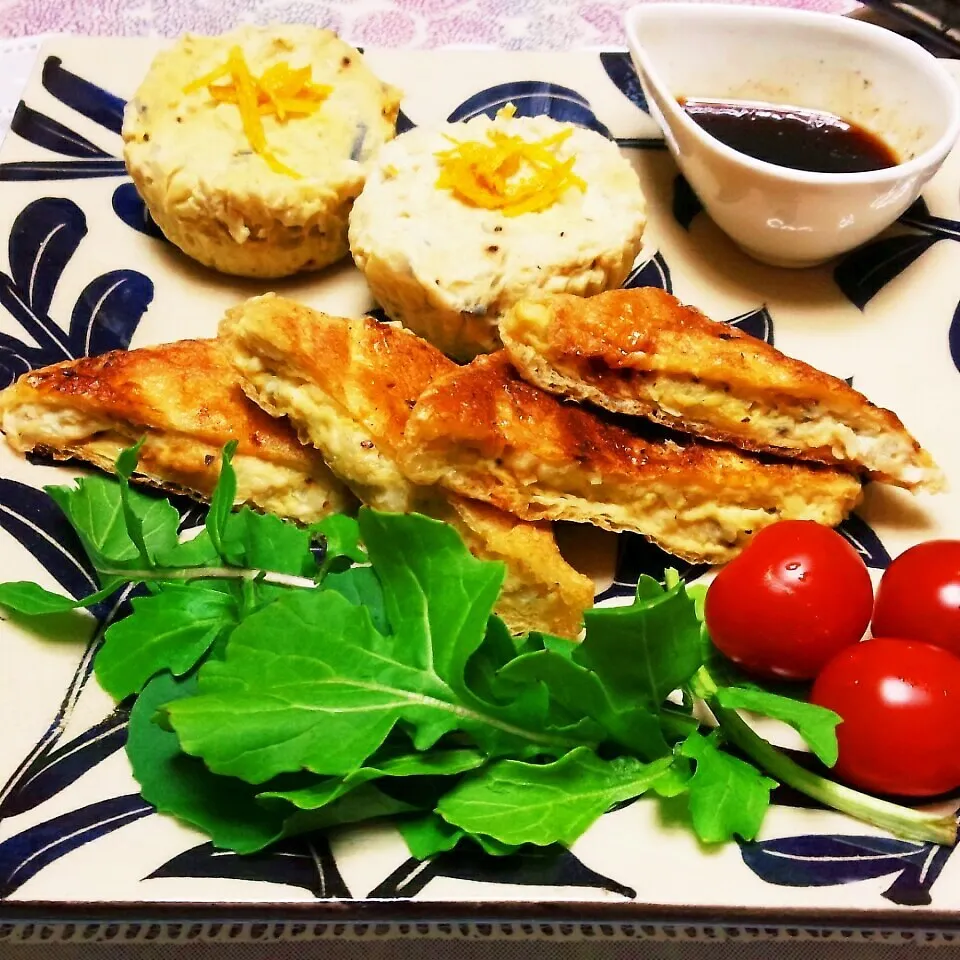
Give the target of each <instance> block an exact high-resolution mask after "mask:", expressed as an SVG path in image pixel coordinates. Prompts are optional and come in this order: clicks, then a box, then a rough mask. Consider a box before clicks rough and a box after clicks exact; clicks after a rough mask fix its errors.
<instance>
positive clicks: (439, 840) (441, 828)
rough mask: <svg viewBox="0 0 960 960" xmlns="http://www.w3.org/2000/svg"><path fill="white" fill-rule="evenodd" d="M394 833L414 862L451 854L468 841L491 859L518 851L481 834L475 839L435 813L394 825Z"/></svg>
mask: <svg viewBox="0 0 960 960" xmlns="http://www.w3.org/2000/svg"><path fill="white" fill-rule="evenodd" d="M397 829H398V830H399V831H400V834H401V836H402V837H403V839H404V840H405V841H406V844H407V847H408V848H409V850H410V855H411V856H412V857H415V858H416V859H417V860H428V859H429V858H430V857H434V856H436V855H437V854H438V853H446V852H447V851H448V850H452V849H453V848H454V847H455V846H457V844H458V843H460V841H461V840H472V841H473V842H475V843H476V844H478V845H479V846H480V848H481V849H482V850H483V851H484V852H485V853H488V854H490V855H491V856H494V857H507V856H510V854H513V853H516V852H517V850H519V849H520V848H519V847H518V846H515V845H513V844H509V843H500V842H499V841H498V840H494V839H493V838H492V837H486V836H484V835H483V834H477V835H476V836H474V835H471V834H469V833H467V832H466V831H464V830H461V829H460V828H459V827H455V826H453V824H450V823H447V821H446V820H444V819H443V818H442V817H439V816H437V814H436V813H424V814H422V815H421V816H418V817H406V818H404V819H403V820H400V821H398V823H397Z"/></svg>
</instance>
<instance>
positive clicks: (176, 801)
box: [0, 444, 956, 858]
mask: <svg viewBox="0 0 960 960" xmlns="http://www.w3.org/2000/svg"><path fill="white" fill-rule="evenodd" d="M234 451H235V444H229V445H228V446H227V447H226V448H225V449H224V451H223V458H222V464H221V472H220V480H219V483H218V484H217V488H216V491H215V492H214V495H213V497H212V501H211V505H210V510H209V512H208V514H207V518H206V522H205V524H204V527H203V529H202V530H200V531H199V532H197V531H193V533H194V535H193V536H192V537H191V538H189V539H186V538H184V539H181V536H180V535H179V533H178V527H179V522H180V521H179V515H178V514H177V511H176V510H175V509H174V507H173V506H172V505H171V504H169V503H168V502H167V501H165V500H162V499H158V498H157V497H155V496H151V495H147V494H144V493H141V492H139V491H137V490H135V489H134V488H133V487H131V486H130V478H131V477H132V476H133V475H134V472H135V470H136V465H137V455H138V453H139V445H138V446H136V447H133V448H130V449H129V450H126V451H124V452H123V453H122V454H121V456H120V458H119V459H118V461H117V478H116V479H105V478H102V477H90V478H84V479H81V480H78V481H77V482H76V483H75V484H74V485H73V486H62V487H52V488H49V491H48V492H49V493H50V495H51V496H52V497H53V498H54V499H55V500H56V502H57V503H58V504H59V506H60V507H61V509H62V510H63V512H64V514H65V515H66V517H67V519H68V520H69V521H70V523H71V524H72V525H73V527H74V529H75V530H76V531H77V534H78V536H79V538H80V541H81V543H82V544H83V546H84V549H85V550H86V552H87V554H88V556H89V558H90V561H91V563H92V564H93V566H94V568H95V569H96V572H97V576H98V579H99V583H100V584H101V587H102V589H100V590H99V591H97V592H96V593H93V594H91V595H90V596H89V597H86V598H83V599H80V600H74V599H73V598H70V597H63V596H60V595H59V594H56V593H53V592H50V591H47V590H44V589H42V588H41V587H39V586H37V585H36V584H32V583H10V584H0V605H2V606H5V607H7V608H9V609H10V610H13V611H17V612H18V613H21V614H25V615H38V616H42V615H49V614H60V613H64V612H66V611H69V610H72V609H75V608H78V607H84V606H91V605H94V604H96V603H97V602H98V601H101V600H107V599H109V598H110V597H111V595H112V594H114V593H115V592H116V591H117V589H118V588H120V587H122V586H125V585H128V586H130V587H135V588H139V590H140V591H141V593H143V595H137V594H135V595H134V598H133V601H132V604H131V606H132V611H131V612H130V613H129V614H128V615H127V616H126V617H125V618H123V619H121V620H119V621H117V622H115V623H113V624H112V625H111V626H110V627H109V628H108V629H107V631H106V633H105V640H104V644H103V646H102V647H101V649H100V650H99V652H98V654H97V656H96V659H95V663H94V669H95V672H96V676H97V678H98V680H99V682H100V684H101V686H102V687H103V688H104V689H105V690H106V691H107V692H108V693H109V694H111V695H112V696H113V697H115V698H116V699H117V700H123V699H125V698H128V697H131V696H136V698H137V699H136V702H135V703H134V705H133V709H132V712H131V717H130V730H129V738H128V741H127V755H128V757H129V759H130V763H131V767H132V769H133V774H134V776H135V777H136V779H137V781H138V782H139V784H140V788H141V792H142V794H143V796H144V798H145V799H146V800H148V801H149V802H150V803H152V804H153V805H154V806H155V807H156V808H157V809H158V810H159V811H160V812H162V813H166V814H170V815H173V816H176V817H179V818H180V819H182V820H184V821H185V822H187V823H190V824H192V825H194V826H195V827H198V828H199V829H201V830H203V831H204V832H205V833H206V834H207V835H209V836H210V838H211V840H212V841H213V843H214V844H215V845H216V846H220V847H225V848H229V849H233V850H236V851H238V852H241V853H252V852H255V851H257V850H261V849H263V848H264V847H267V846H269V845H270V844H272V843H274V842H276V841H277V840H280V839H281V838H284V837H289V836H293V835H296V834H299V833H305V832H312V831H322V830H328V829H330V828H332V827H335V826H342V825H345V824H356V823H363V822H367V821H371V820H377V819H383V818H390V819H391V820H392V822H394V823H395V824H396V826H397V828H398V829H399V830H400V832H401V834H402V835H403V836H404V838H405V839H406V842H407V844H408V846H409V847H410V850H411V852H412V853H413V855H414V856H416V857H421V858H426V857H430V856H434V855H436V854H438V853H442V852H444V851H446V850H450V849H452V848H453V847H454V846H456V845H457V844H458V843H461V842H462V843H471V844H474V845H477V846H478V847H479V848H480V849H482V850H483V851H485V852H486V853H488V854H490V855H492V856H507V855H510V854H512V853H516V852H517V851H523V850H527V851H529V850H534V849H535V848H537V847H544V846H549V845H553V844H567V845H569V844H571V843H573V842H575V841H576V840H577V839H578V838H579V837H580V836H582V835H583V833H584V832H585V831H587V830H589V829H590V826H591V825H592V824H593V823H594V821H595V820H596V819H597V818H598V817H600V816H602V815H603V814H604V813H605V812H606V811H607V810H609V809H610V808H611V807H612V806H613V805H615V804H618V803H621V802H624V801H631V800H634V799H635V798H637V797H640V796H642V795H643V794H646V793H650V794H653V795H655V796H659V797H673V798H676V800H675V802H677V803H686V806H687V809H688V812H689V822H690V825H691V827H692V829H693V830H694V832H695V833H696V835H697V836H698V838H699V839H700V840H701V841H703V842H704V843H722V842H725V841H729V840H731V839H733V838H735V837H740V838H742V839H746V840H750V839H753V838H755V837H756V836H757V835H758V833H759V831H760V830H761V827H762V824H763V820H764V815H765V813H766V810H767V808H768V806H769V804H770V802H771V792H772V791H773V790H774V789H775V788H776V786H777V784H778V783H782V784H785V785H789V786H790V787H792V788H794V789H796V790H799V791H801V792H803V793H805V794H807V795H808V796H810V797H813V798H814V799H816V800H818V801H819V802H821V803H824V804H826V805H828V806H832V807H833V808H835V809H837V810H840V811H843V812H846V813H849V814H851V815H853V816H856V817H859V818H861V819H862V820H865V821H866V822H869V823H873V824H875V825H878V826H880V827H882V828H883V829H886V830H889V831H892V832H893V833H895V834H897V835H899V836H903V837H906V838H910V839H916V840H923V841H934V842H938V843H954V842H955V840H956V825H955V823H954V821H953V819H952V817H941V816H938V815H936V814H931V813H926V812H922V811H914V810H909V809H906V808H904V807H900V806H897V805H896V804H892V803H889V802H886V801H882V800H878V799H876V798H873V797H870V796H867V795H865V794H862V793H859V792H857V791H855V790H851V789H849V788H847V787H845V786H842V785H840V784H837V783H834V782H833V781H831V780H829V779H827V778H826V777H824V776H822V775H820V774H818V773H816V772H814V771H811V770H807V769H805V768H803V767H801V766H799V765H797V764H796V763H795V762H794V761H793V760H791V759H790V758H789V757H788V756H787V755H786V754H785V753H783V752H781V751H779V750H777V749H776V748H775V747H773V746H772V745H771V744H770V743H768V742H767V741H766V740H765V739H763V738H762V737H761V736H760V735H759V734H758V733H757V732H756V731H755V730H753V729H752V728H751V727H750V726H749V725H748V724H747V722H746V721H745V719H744V718H743V717H742V716H741V715H740V713H739V712H738V711H747V712H750V713H753V714H760V715H763V716H766V717H770V718H773V719H775V720H778V721H781V722H785V723H787V724H789V725H791V726H792V727H793V728H794V729H795V730H796V731H797V732H798V733H799V734H800V736H801V737H802V738H803V739H804V740H805V741H806V742H807V744H808V745H809V747H810V749H811V750H812V751H813V753H814V754H815V755H816V757H818V758H819V759H820V760H821V761H822V762H823V763H824V764H825V765H827V766H830V765H832V764H833V763H834V762H835V761H836V757H837V739H836V726H837V723H838V722H839V717H837V716H836V714H834V713H831V712H830V711H828V710H823V709H822V708H820V707H817V706H814V705H812V704H810V703H807V702H806V701H805V700H804V699H802V697H799V696H794V695H793V692H792V691H788V690H784V689H779V688H778V689H777V690H771V689H764V688H762V687H760V686H759V685H757V684H755V683H753V682H752V681H749V680H748V679H746V678H744V677H742V676H741V675H739V674H738V673H737V671H736V670H735V669H734V668H733V667H732V665H730V664H729V663H728V662H725V661H724V660H723V658H722V657H721V656H720V655H719V654H718V653H717V651H716V650H715V649H714V648H713V646H712V644H711V643H710V639H709V637H708V636H707V634H706V631H705V628H704V626H703V622H702V620H703V600H704V595H705V588H703V587H702V586H694V587H692V588H689V589H688V588H687V587H686V585H685V584H684V583H683V582H682V581H681V580H680V578H679V577H678V576H677V575H676V574H675V573H674V572H673V571H668V572H667V576H666V577H665V583H664V584H659V583H657V582H656V581H654V580H652V579H651V578H649V577H641V579H640V582H639V584H638V586H637V593H636V597H635V599H634V602H633V603H632V604H631V605H629V606H624V607H617V608H610V609H596V610H590V611H587V613H586V614H585V618H584V619H585V627H586V629H585V634H584V637H583V639H582V641H581V642H579V643H577V642H573V641H571V640H567V639H563V638H560V637H551V636H549V635H546V634H537V633H531V634H528V635H525V636H523V637H512V636H511V635H510V633H509V631H508V630H507V628H506V627H505V625H504V623H503V621H501V620H500V619H499V618H498V617H496V616H495V615H493V612H492V611H493V608H494V604H495V603H496V600H497V598H498V595H499V592H500V589H501V586H502V584H503V578H504V567H503V565H502V564H500V563H493V562H484V561H480V560H477V559H476V558H474V557H473V556H471V554H470V553H469V551H468V550H467V549H466V547H465V546H464V544H463V542H462V540H461V539H460V536H459V535H458V534H457V532H456V531H455V530H454V529H453V528H452V527H449V526H447V525H446V524H443V523H440V522H439V521H436V520H432V519H429V518H427V517H423V516H419V515H417V514H410V515H397V514H386V513H377V512H375V511H372V510H367V509H363V510H361V511H360V513H359V516H358V517H357V518H353V517H347V516H332V517H328V518H326V519H325V520H323V521H322V522H320V523H318V524H314V525H312V526H310V527H307V528H303V527H298V526H296V525H294V524H291V523H287V522H284V521H282V520H280V519H278V518H276V517H272V516H264V515H261V514H258V513H256V512H254V511H252V510H250V509H248V508H246V507H241V508H240V509H235V508H234V507H235V505H234V501H235V499H236V490H237V485H236V477H235V475H234V472H233V467H232V465H231V460H232V457H233V454H234ZM318 557H319V559H318ZM144 590H145V592H144ZM698 705H699V707H704V706H705V707H706V708H708V709H707V710H703V709H694V708H695V707H696V706H698ZM708 713H709V714H712V715H713V717H714V718H715V720H716V726H715V727H714V726H712V725H711V726H709V727H708V726H704V725H703V724H702V722H701V719H700V718H701V717H703V716H707V715H708Z"/></svg>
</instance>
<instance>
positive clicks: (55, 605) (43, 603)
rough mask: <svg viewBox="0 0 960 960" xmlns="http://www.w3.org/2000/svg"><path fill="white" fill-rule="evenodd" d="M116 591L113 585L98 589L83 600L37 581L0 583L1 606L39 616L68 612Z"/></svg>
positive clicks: (95, 601) (103, 598)
mask: <svg viewBox="0 0 960 960" xmlns="http://www.w3.org/2000/svg"><path fill="white" fill-rule="evenodd" d="M113 591H114V588H113V587H109V588H107V589H105V590H98V591H97V592H96V593H91V594H90V596H88V597H84V598H83V599H82V600H74V599H73V597H65V596H63V595H62V594H59V593H52V592H51V591H49V590H44V588H43V587H41V586H40V585H39V584H37V583H31V582H30V581H29V580H18V581H15V582H12V583H0V607H7V609H9V610H15V611H16V612H17V613H24V614H28V615H30V616H39V615H42V614H48V613H66V612H67V611H68V610H76V609H77V608H78V607H89V606H92V605H93V604H95V603H99V602H100V601H101V600H106V598H107V597H109V596H110V595H111V594H112V593H113Z"/></svg>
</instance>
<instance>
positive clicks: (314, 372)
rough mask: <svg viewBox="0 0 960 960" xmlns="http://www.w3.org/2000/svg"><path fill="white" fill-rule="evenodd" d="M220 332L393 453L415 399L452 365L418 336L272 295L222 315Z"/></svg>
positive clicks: (382, 324) (256, 298) (376, 322)
mask: <svg viewBox="0 0 960 960" xmlns="http://www.w3.org/2000/svg"><path fill="white" fill-rule="evenodd" d="M218 335H219V336H220V337H221V338H222V339H224V340H225V341H227V342H228V343H230V342H231V341H236V340H241V341H242V343H243V347H244V349H245V350H246V351H248V352H250V353H253V354H256V355H257V356H259V357H261V358H264V359H266V360H269V361H273V362H279V363H282V364H283V370H284V373H285V374H289V375H292V376H294V377H296V378H298V379H302V380H305V381H307V382H310V383H314V384H316V385H317V386H319V387H320V388H321V389H322V390H323V391H324V393H326V394H327V395H328V396H330V397H331V398H332V399H333V400H334V401H335V402H336V403H337V404H338V405H339V406H340V407H341V408H342V410H343V412H344V414H346V415H347V416H349V417H350V418H351V419H353V420H356V421H358V422H360V423H362V424H363V426H364V427H366V428H367V429H368V430H369V431H370V432H371V433H372V434H375V435H376V437H377V442H378V444H380V445H382V446H383V447H385V448H386V449H388V450H393V449H395V447H396V445H397V443H398V442H399V441H400V439H401V437H402V436H403V430H404V427H405V426H406V423H407V418H408V417H409V415H410V410H411V408H412V407H413V405H414V403H416V400H417V398H418V397H419V396H420V394H421V393H423V391H424V390H425V389H426V388H427V386H429V384H430V383H431V382H432V381H433V380H434V379H435V378H436V377H437V376H439V375H440V374H441V373H446V372H448V371H450V370H451V369H453V368H454V367H455V364H454V363H453V361H451V360H448V359H447V358H446V357H445V356H444V355H443V354H442V353H441V352H440V351H439V350H437V349H436V347H433V346H431V345H430V344H429V343H427V341H426V340H422V339H420V337H418V336H417V335H416V334H414V333H411V331H409V330H407V329H405V328H404V327H401V326H399V325H395V324H390V323H380V322H378V321H376V320H374V319H373V318H372V317H362V318H356V319H346V318H343V317H333V316H330V315H328V314H325V313H321V312H319V311H317V310H312V309H311V308H310V307H306V306H304V305H303V304H300V303H296V302H295V301H293V300H288V299H287V298H286V297H280V296H277V295H276V294H272V293H269V294H265V295H264V296H261V297H254V298H253V299H251V300H247V301H245V302H244V303H242V304H239V305H238V306H236V307H233V308H231V309H230V310H228V311H227V314H226V316H225V317H224V319H223V321H222V322H221V324H220V329H219V331H218Z"/></svg>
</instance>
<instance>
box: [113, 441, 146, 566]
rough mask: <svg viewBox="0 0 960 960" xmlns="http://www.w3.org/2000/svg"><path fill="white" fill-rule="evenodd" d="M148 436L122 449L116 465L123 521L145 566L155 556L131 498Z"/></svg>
mask: <svg viewBox="0 0 960 960" xmlns="http://www.w3.org/2000/svg"><path fill="white" fill-rule="evenodd" d="M145 440H146V437H145V436H143V437H141V438H140V439H139V440H138V441H137V442H136V443H135V444H134V445H133V446H132V447H127V448H126V449H125V450H121V451H120V453H119V454H118V456H117V462H116V465H115V467H114V469H115V471H116V474H117V480H118V481H119V484H120V503H121V505H122V506H123V522H124V524H125V525H126V528H127V534H128V536H129V537H130V539H131V541H133V545H134V546H135V547H136V548H137V556H138V558H139V560H140V563H141V565H142V566H143V567H144V568H149V567H151V566H152V565H153V557H152V556H151V555H150V551H149V550H148V549H147V543H146V540H145V539H144V531H143V524H142V523H141V520H140V517H139V516H138V515H137V512H136V511H135V510H134V509H133V505H132V503H131V500H130V477H132V476H133V472H134V470H136V469H137V462H138V461H139V459H140V451H141V450H142V449H143V444H144V441H145Z"/></svg>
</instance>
